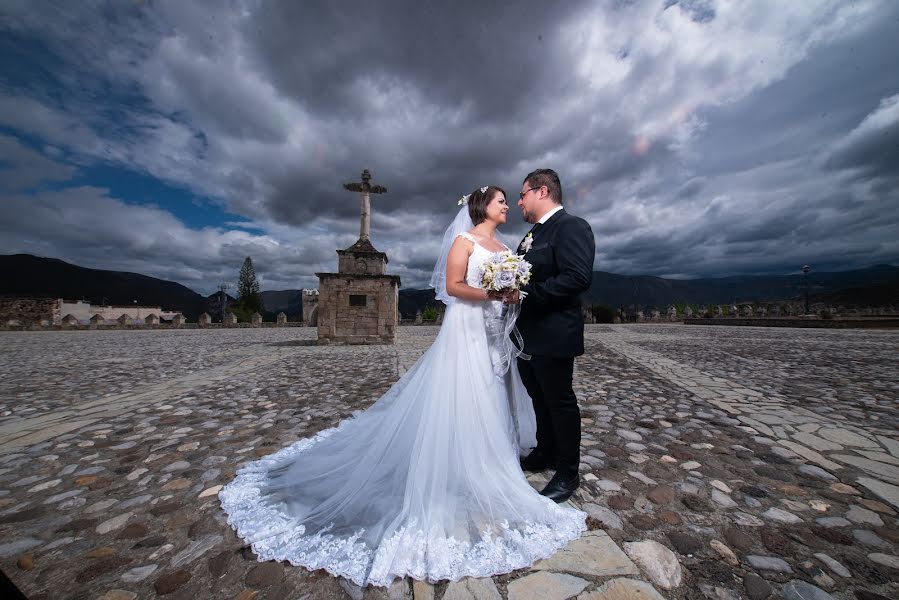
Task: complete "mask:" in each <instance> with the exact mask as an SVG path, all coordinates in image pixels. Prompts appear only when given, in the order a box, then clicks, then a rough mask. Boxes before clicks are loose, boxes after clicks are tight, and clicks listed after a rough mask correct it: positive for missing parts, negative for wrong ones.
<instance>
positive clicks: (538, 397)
mask: <svg viewBox="0 0 899 600" xmlns="http://www.w3.org/2000/svg"><path fill="white" fill-rule="evenodd" d="M518 372H519V373H520V374H521V380H522V382H523V383H524V387H525V388H527V390H528V394H529V395H530V396H531V400H532V401H533V402H534V413H535V415H536V417H537V449H536V450H535V451H536V452H540V453H541V454H543V455H544V456H547V457H549V458H550V459H551V460H552V461H553V462H554V463H555V467H556V471H558V472H559V473H560V474H562V475H566V476H572V475H577V472H578V466H579V465H580V461H581V411H580V409H579V408H578V405H577V396H575V395H574V390H573V389H572V387H571V379H572V375H573V373H574V358H554V357H550V356H532V357H531V360H521V359H519V360H518Z"/></svg>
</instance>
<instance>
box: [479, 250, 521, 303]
mask: <svg viewBox="0 0 899 600" xmlns="http://www.w3.org/2000/svg"><path fill="white" fill-rule="evenodd" d="M530 280H531V263H529V262H528V261H526V260H525V259H524V256H522V255H520V254H515V253H514V252H512V251H511V250H504V251H503V252H495V253H493V254H492V255H491V256H490V258H488V259H487V260H486V261H485V262H484V264H483V266H482V267H481V287H483V288H484V289H485V290H487V291H491V292H502V293H509V292H514V291H515V290H518V289H521V286H523V285H525V284H527V282H528V281H530Z"/></svg>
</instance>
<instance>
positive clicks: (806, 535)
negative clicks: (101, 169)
mask: <svg viewBox="0 0 899 600" xmlns="http://www.w3.org/2000/svg"><path fill="white" fill-rule="evenodd" d="M436 332H437V329H436V328H433V327H403V328H400V330H399V333H398V343H397V345H396V346H363V347H359V346H356V347H317V346H314V345H313V339H314V335H315V330H314V329H305V328H290V329H234V330H219V331H197V330H187V331H183V330H182V331H177V330H176V331H71V332H9V333H3V334H0V340H2V342H3V343H2V344H0V568H2V570H3V571H4V572H5V573H6V574H7V575H8V576H9V577H10V578H11V579H12V580H13V581H14V582H15V583H16V584H17V585H18V586H19V587H20V588H21V589H22V590H23V591H24V592H25V593H26V594H27V595H28V596H29V598H34V599H50V598H53V599H56V598H71V599H81V598H84V599H92V598H103V599H104V600H114V599H133V598H155V597H157V596H165V597H167V598H173V599H174V598H185V599H186V598H191V599H196V598H238V599H241V600H250V599H252V598H260V599H261V598H284V599H286V598H307V599H310V600H311V599H324V598H353V599H356V600H358V599H361V598H391V599H400V598H404V599H408V598H416V599H419V600H420V599H425V598H426V599H435V600H440V599H443V600H461V599H487V598H489V599H498V598H509V599H510V600H528V599H531V598H533V599H537V598H542V599H550V600H556V599H558V600H563V599H565V598H577V599H578V600H613V599H624V598H645V599H653V598H655V599H658V598H691V599H692V598H697V599H699V598H712V599H715V598H717V599H725V600H726V599H731V598H734V599H736V598H750V599H752V600H756V599H763V598H769V597H770V598H788V599H827V598H838V599H859V600H877V599H882V598H895V597H897V596H899V584H897V583H896V582H897V581H899V527H897V525H899V520H897V519H899V517H897V510H899V435H897V431H899V411H897V408H899V406H897V405H899V403H897V397H899V361H897V360H896V356H897V355H899V333H896V332H890V331H839V330H780V329H759V328H733V327H721V328H718V327H698V326H694V327H691V326H682V325H650V324H645V325H621V326H588V330H587V353H586V355H585V356H583V357H581V358H580V359H578V361H577V365H576V374H575V383H576V389H577V392H578V395H579V398H580V401H581V406H582V412H583V414H582V416H583V431H584V436H583V454H582V457H583V461H582V465H581V477H582V482H583V483H582V486H581V488H580V489H579V490H578V492H577V493H576V495H575V497H574V499H573V502H574V504H576V505H577V506H579V507H581V508H582V509H584V510H586V511H587V512H588V513H589V514H590V520H589V525H590V528H591V531H590V532H589V533H588V534H586V535H585V536H583V537H582V538H580V539H578V540H576V541H574V542H572V543H571V544H569V545H568V546H567V547H566V548H565V549H563V550H562V551H560V552H559V553H557V554H555V555H554V556H552V557H551V558H549V559H547V560H545V561H541V562H539V563H537V564H536V565H534V566H533V567H532V568H531V569H526V570H522V571H516V572H514V573H510V574H507V575H501V576H497V577H494V578H492V579H467V580H463V581H460V582H455V583H447V582H442V583H439V584H437V585H430V584H427V583H423V582H412V581H408V580H406V581H400V582H397V583H395V584H394V585H393V586H392V587H391V588H388V589H383V588H365V589H360V588H358V587H356V586H355V585H353V584H351V583H349V582H347V581H345V580H341V579H336V578H334V577H331V576H329V575H328V574H327V573H324V572H320V571H318V572H311V573H310V572H309V571H306V570H305V569H302V568H298V567H293V566H290V565H286V564H279V563H274V562H268V563H258V562H256V561H255V557H254V556H253V554H252V552H251V551H250V550H249V548H248V547H247V546H245V544H244V543H243V542H242V541H241V540H240V539H238V538H237V537H236V536H235V535H234V533H233V531H232V530H231V529H230V528H229V527H228V526H227V523H226V521H225V516H224V513H223V512H222V511H221V508H220V507H219V504H218V500H217V495H216V494H217V492H218V490H219V489H220V488H221V486H222V485H223V484H224V483H226V482H227V481H229V480H230V479H231V478H232V477H233V476H234V472H235V470H236V469H238V468H239V467H240V466H241V465H242V464H243V463H245V462H247V461H251V460H254V459H255V458H257V457H260V456H264V455H266V454H269V453H271V452H274V451H275V450H277V449H278V448H280V447H282V446H284V445H287V444H289V443H291V442H293V441H295V440H296V439H297V438H300V437H306V436H309V435H312V434H314V433H315V432H317V431H319V430H321V429H324V428H327V427H331V426H333V425H335V424H336V423H337V422H339V420H340V419H342V418H345V417H347V416H349V415H350V414H352V413H353V412H354V411H356V410H359V409H363V408H365V407H366V406H368V405H369V404H370V403H371V402H373V401H374V400H375V399H377V398H378V397H379V396H380V395H381V394H382V393H383V392H384V391H385V390H386V389H387V388H388V387H389V386H390V384H391V383H392V382H393V381H395V380H396V378H397V377H399V375H400V374H401V373H402V372H403V371H404V370H405V369H406V368H408V367H409V366H410V365H411V364H412V363H413V362H414V361H415V360H416V359H417V358H418V356H420V355H421V353H422V352H423V351H424V350H425V349H426V348H427V347H428V346H429V345H430V343H431V342H432V341H433V339H434V336H435V335H436ZM547 475H549V474H548V473H547V474H537V475H534V476H532V477H531V480H532V482H533V484H534V485H535V486H540V485H541V483H542V482H543V481H545V477H546V476H547Z"/></svg>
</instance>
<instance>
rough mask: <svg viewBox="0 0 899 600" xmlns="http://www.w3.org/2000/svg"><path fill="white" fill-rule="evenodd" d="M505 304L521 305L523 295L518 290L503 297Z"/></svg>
mask: <svg viewBox="0 0 899 600" xmlns="http://www.w3.org/2000/svg"><path fill="white" fill-rule="evenodd" d="M503 304H521V295H520V294H519V293H518V290H515V291H514V292H512V293H509V294H504V295H503Z"/></svg>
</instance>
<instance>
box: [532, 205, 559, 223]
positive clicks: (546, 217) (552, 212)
mask: <svg viewBox="0 0 899 600" xmlns="http://www.w3.org/2000/svg"><path fill="white" fill-rule="evenodd" d="M560 210H562V205H561V204H560V205H558V206H557V207H555V208H554V209H552V210H551V211H549V212H548V213H546V214H545V215H543V216H542V217H541V218H540V220H539V221H537V222H538V223H540V224H541V225H543V224H544V223H546V222H547V221H549V218H550V217H551V216H553V215H554V214H556V213H557V212H559V211H560Z"/></svg>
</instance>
